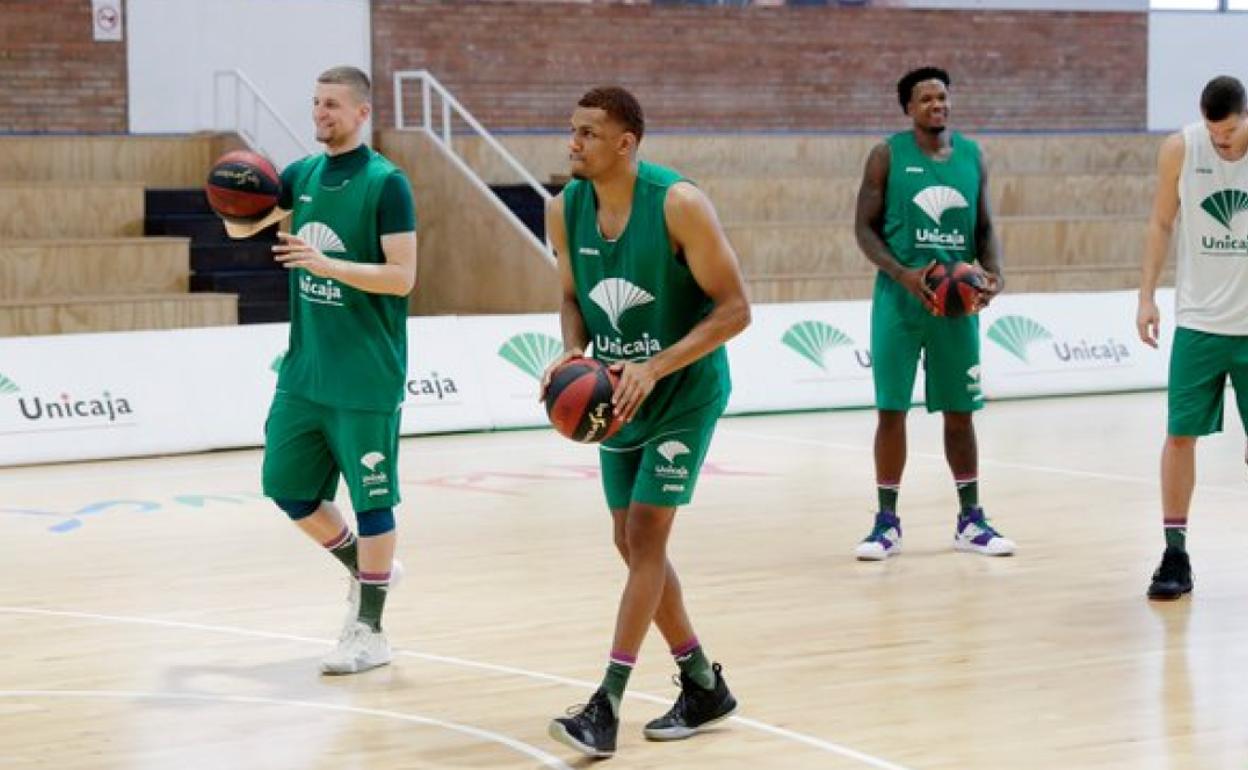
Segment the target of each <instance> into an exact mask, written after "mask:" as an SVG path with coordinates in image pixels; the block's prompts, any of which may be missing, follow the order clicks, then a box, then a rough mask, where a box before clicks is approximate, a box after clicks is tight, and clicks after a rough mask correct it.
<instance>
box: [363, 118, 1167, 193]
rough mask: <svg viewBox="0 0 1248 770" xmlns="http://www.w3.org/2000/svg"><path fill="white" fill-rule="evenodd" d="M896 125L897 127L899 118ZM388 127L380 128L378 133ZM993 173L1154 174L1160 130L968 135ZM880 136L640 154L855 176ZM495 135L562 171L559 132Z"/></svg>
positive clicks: (688, 142)
mask: <svg viewBox="0 0 1248 770" xmlns="http://www.w3.org/2000/svg"><path fill="white" fill-rule="evenodd" d="M899 127H901V126H900V125H899ZM391 133H392V132H388V131H387V132H382V135H383V137H385V136H389V135H390V134H391ZM972 138H975V139H977V140H979V141H980V142H981V144H982V145H983V148H984V152H985V155H986V157H987V160H988V163H989V165H990V167H991V169H992V173H993V174H994V175H1009V174H1042V175H1043V174H1050V175H1051V174H1151V173H1153V172H1154V171H1155V169H1156V158H1157V150H1158V148H1159V147H1160V144H1161V141H1162V139H1163V137H1162V136H1161V135H1157V134H1047V135H1046V134H1039V135H1010V136H1004V135H987V136H983V137H972ZM882 139H883V136H882V135H850V136H846V135H758V134H745V135H740V134H713V135H688V134H680V135H673V134H653V135H650V136H647V137H646V138H645V139H644V140H643V142H642V145H641V157H642V158H643V159H646V160H651V161H654V162H656V163H662V164H664V165H669V166H672V167H674V168H676V169H677V170H679V171H680V172H681V173H683V174H686V175H687V176H689V177H691V178H693V179H695V180H697V179H700V178H709V177H714V176H749V177H760V178H776V177H793V176H821V177H850V178H854V179H857V178H860V177H861V176H862V169H863V165H864V163H865V161H866V157H867V153H868V152H869V151H870V149H871V147H873V146H874V145H876V144H878V143H879V142H880V141H881V140H882ZM500 141H501V142H502V143H503V144H504V145H505V146H506V147H507V148H508V149H509V150H510V151H511V152H512V153H513V154H514V155H515V156H516V157H517V158H518V159H519V160H520V161H521V163H522V164H523V165H524V166H525V167H526V168H527V169H528V170H529V171H530V172H531V173H533V174H534V176H536V177H537V178H538V179H541V180H546V179H549V178H551V177H554V176H562V175H566V174H567V169H568V162H567V152H568V151H567V137H566V135H564V134H526V135H523V136H507V137H502V138H501V139H500ZM456 146H457V147H459V148H460V149H461V151H462V152H463V154H464V156H465V158H467V159H468V163H469V165H471V166H472V167H473V168H474V169H477V170H478V172H479V173H481V174H482V175H483V176H484V178H486V179H488V180H490V181H492V182H493V181H514V180H515V178H516V176H515V174H514V172H512V171H510V170H508V169H507V168H506V166H505V165H504V164H503V163H502V161H500V160H499V159H498V158H497V156H496V155H495V153H493V151H491V150H488V148H486V147H485V146H484V143H483V142H481V141H480V140H478V139H475V138H469V137H462V138H457V139H456Z"/></svg>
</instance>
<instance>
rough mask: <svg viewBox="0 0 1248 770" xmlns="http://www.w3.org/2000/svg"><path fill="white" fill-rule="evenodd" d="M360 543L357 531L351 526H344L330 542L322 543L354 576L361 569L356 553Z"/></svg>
mask: <svg viewBox="0 0 1248 770" xmlns="http://www.w3.org/2000/svg"><path fill="white" fill-rule="evenodd" d="M358 544H359V541H358V540H356V538H355V533H354V532H352V531H351V529H350V528H349V527H343V528H342V531H341V532H339V533H338V534H337V535H335V536H334V537H333V538H331V539H330V540H329V541H328V542H325V543H322V545H324V546H325V548H326V549H327V550H328V551H329V555H330V556H333V557H334V558H335V559H337V560H338V561H340V562H342V566H344V567H346V568H347V570H348V571H349V572H350V573H351V574H352V575H353V576H354V575H355V573H357V572H359V571H360V563H359V556H358V555H357V553H356V550H357V545H358Z"/></svg>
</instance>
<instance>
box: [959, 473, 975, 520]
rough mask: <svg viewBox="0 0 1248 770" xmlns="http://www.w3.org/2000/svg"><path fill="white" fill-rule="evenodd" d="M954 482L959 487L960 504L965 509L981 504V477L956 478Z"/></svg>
mask: <svg viewBox="0 0 1248 770" xmlns="http://www.w3.org/2000/svg"><path fill="white" fill-rule="evenodd" d="M953 483H954V484H956V485H957V487H958V506H959V507H960V508H961V509H962V510H963V511H965V510H966V509H968V508H977V507H978V506H979V479H978V478H976V477H974V476H968V477H966V478H961V479H960V478H956V477H955V478H954V480H953Z"/></svg>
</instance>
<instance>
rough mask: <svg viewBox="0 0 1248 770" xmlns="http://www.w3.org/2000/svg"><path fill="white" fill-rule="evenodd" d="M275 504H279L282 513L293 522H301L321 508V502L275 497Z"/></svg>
mask: <svg viewBox="0 0 1248 770" xmlns="http://www.w3.org/2000/svg"><path fill="white" fill-rule="evenodd" d="M273 502H274V503H276V504H277V507H278V508H281V509H282V512H283V513H285V514H286V515H287V516H289V517H290V520H291V521H299V520H300V519H306V518H307V517H309V516H311V515H312V514H314V513H316V509H317V508H320V507H321V501H320V500H286V499H284V498H280V497H275V498H273Z"/></svg>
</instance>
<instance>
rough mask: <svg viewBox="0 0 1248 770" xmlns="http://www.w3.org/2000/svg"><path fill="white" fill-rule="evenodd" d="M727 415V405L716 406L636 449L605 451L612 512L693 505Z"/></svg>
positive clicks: (659, 431)
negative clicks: (704, 463)
mask: <svg viewBox="0 0 1248 770" xmlns="http://www.w3.org/2000/svg"><path fill="white" fill-rule="evenodd" d="M723 412H724V404H723V403H722V402H714V403H712V404H710V405H708V406H706V407H703V408H702V409H698V410H696V411H693V412H687V413H685V414H683V415H680V416H678V417H675V418H673V419H669V420H664V421H663V422H662V423H661V424H659V425H657V426H656V428H655V429H654V430H653V431H651V432H649V434H648V435H647V436H646V437H645V438H644V439H643V441H642V443H640V444H637V445H635V446H631V447H622V448H608V447H600V448H599V451H598V460H599V464H600V466H601V468H602V489H603V492H604V493H605V494H606V497H607V507H609V508H610V509H611V510H613V511H615V510H620V509H622V508H627V507H628V506H629V504H630V503H633V502H636V503H642V504H645V505H656V506H660V507H665V508H668V507H675V506H681V505H687V504H688V503H689V501H690V500H692V499H693V490H694V488H695V487H696V486H697V484H698V472H699V471H700V470H701V469H702V461H703V460H705V459H706V451H707V449H709V448H710V446H711V436H712V435H713V434H714V433H715V423H716V422H717V421H718V420H719V417H720V415H721V414H723Z"/></svg>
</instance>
